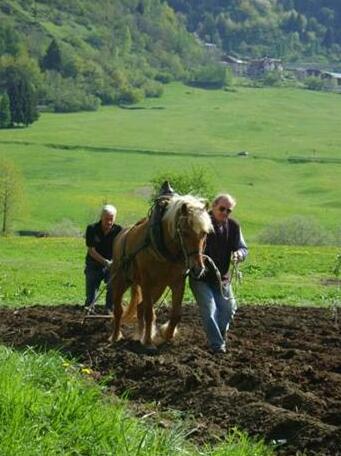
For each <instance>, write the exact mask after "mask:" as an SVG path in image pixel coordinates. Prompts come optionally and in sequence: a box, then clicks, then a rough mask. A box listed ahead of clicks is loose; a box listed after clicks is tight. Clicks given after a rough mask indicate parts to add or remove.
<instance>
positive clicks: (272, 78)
mask: <svg viewBox="0 0 341 456" xmlns="http://www.w3.org/2000/svg"><path fill="white" fill-rule="evenodd" d="M262 82H263V84H264V85H265V86H270V87H278V86H280V85H281V83H282V75H281V73H280V72H279V71H276V70H274V71H268V72H267V73H266V75H265V76H264V78H263V80H262Z"/></svg>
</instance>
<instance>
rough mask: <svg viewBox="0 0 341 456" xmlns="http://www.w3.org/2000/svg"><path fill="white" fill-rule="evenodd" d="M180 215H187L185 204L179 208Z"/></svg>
mask: <svg viewBox="0 0 341 456" xmlns="http://www.w3.org/2000/svg"><path fill="white" fill-rule="evenodd" d="M181 214H182V215H187V204H186V203H183V205H182V206H181Z"/></svg>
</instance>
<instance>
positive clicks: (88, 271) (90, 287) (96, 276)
mask: <svg viewBox="0 0 341 456" xmlns="http://www.w3.org/2000/svg"><path fill="white" fill-rule="evenodd" d="M84 274H85V293H86V299H85V305H86V306H89V305H90V304H91V303H92V302H94V300H95V297H96V294H97V293H98V290H99V287H100V285H101V282H102V281H104V283H106V284H107V290H106V296H105V307H106V308H107V309H112V285H111V281H110V270H109V269H107V268H102V267H98V266H93V265H89V264H87V265H86V267H85V270H84Z"/></svg>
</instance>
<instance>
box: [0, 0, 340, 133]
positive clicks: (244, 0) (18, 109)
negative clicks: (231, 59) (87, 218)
mask: <svg viewBox="0 0 341 456" xmlns="http://www.w3.org/2000/svg"><path fill="white" fill-rule="evenodd" d="M205 43H206V44H207V43H211V44H214V45H215V46H216V48H217V52H216V53H210V52H209V51H208V50H207V46H205ZM340 51H341V6H340V4H339V3H338V2H337V1H336V0H326V1H322V0H283V1H277V0H231V1H224V0H168V1H165V0H121V1H119V0H98V1H97V2H96V3H94V2H92V1H90V0H71V1H68V2H64V1H62V0H25V1H24V0H6V1H3V2H1V5H0V127H1V128H7V127H8V126H15V125H24V126H25V125H28V124H30V123H32V122H34V121H35V120H37V118H38V115H39V112H42V111H50V112H74V111H81V110H97V109H98V107H99V106H100V105H111V104H119V105H122V104H131V103H138V102H140V101H141V100H142V99H143V98H145V97H160V96H161V95H162V93H163V88H164V84H165V83H168V82H170V81H176V80H179V81H183V82H186V83H194V84H197V85H200V84H201V85H210V86H212V87H223V86H224V83H225V82H226V79H227V78H228V75H226V72H225V69H223V68H222V67H221V66H220V65H219V57H220V55H221V54H222V53H229V54H232V55H234V56H237V57H241V58H257V57H264V56H270V57H274V58H281V59H283V60H284V61H285V63H287V64H288V63H295V62H299V64H300V65H304V64H305V63H306V64H308V63H309V64H311V62H313V63H314V64H315V65H319V66H327V67H328V69H333V70H334V71H338V70H339V67H338V65H339V63H338V56H339V55H340ZM18 100H19V102H18Z"/></svg>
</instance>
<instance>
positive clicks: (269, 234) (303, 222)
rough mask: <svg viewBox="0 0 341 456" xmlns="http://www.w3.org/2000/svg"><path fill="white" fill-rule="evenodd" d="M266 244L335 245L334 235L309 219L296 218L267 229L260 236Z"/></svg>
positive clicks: (261, 240) (277, 223) (260, 239)
mask: <svg viewBox="0 0 341 456" xmlns="http://www.w3.org/2000/svg"><path fill="white" fill-rule="evenodd" d="M258 239H259V241H260V242H262V243H264V244H280V245H335V244H336V239H335V237H334V236H333V233H330V232H327V231H326V230H325V229H324V228H322V227H321V226H320V225H319V224H318V222H317V221H316V220H314V219H312V218H309V217H302V216H299V215H298V216H294V217H290V218H287V219H285V220H282V221H279V222H276V223H274V224H272V225H269V226H268V227H266V228H265V229H264V230H263V232H262V233H261V234H260V235H259V238H258Z"/></svg>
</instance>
